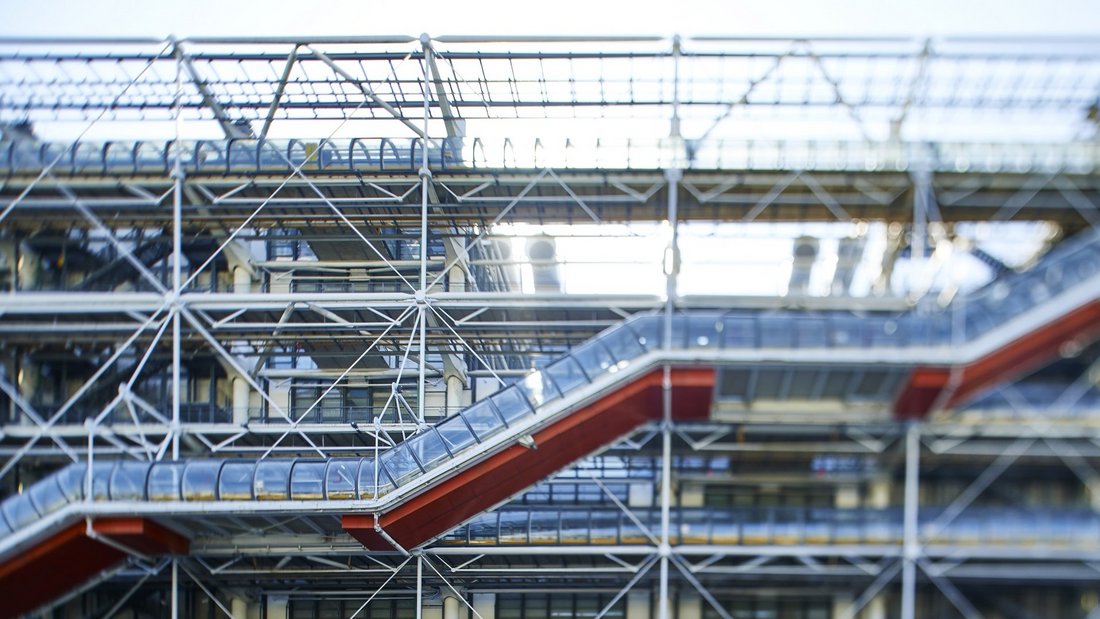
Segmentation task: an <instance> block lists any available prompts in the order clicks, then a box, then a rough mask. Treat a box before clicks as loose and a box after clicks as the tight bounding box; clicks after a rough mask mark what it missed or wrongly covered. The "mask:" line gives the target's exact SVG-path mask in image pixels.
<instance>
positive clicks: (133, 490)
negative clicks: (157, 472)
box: [111, 462, 149, 501]
mask: <svg viewBox="0 0 1100 619" xmlns="http://www.w3.org/2000/svg"><path fill="white" fill-rule="evenodd" d="M148 474H149V464H148V463H146V462H120V463H119V465H118V466H117V467H115V470H114V472H113V473H111V500H114V501H120V500H123V501H126V500H128V501H142V500H144V499H145V477H146V475H148Z"/></svg>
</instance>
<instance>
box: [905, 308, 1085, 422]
mask: <svg viewBox="0 0 1100 619" xmlns="http://www.w3.org/2000/svg"><path fill="white" fill-rule="evenodd" d="M1097 336H1100V302H1093V303H1090V304H1088V305H1084V306H1082V307H1079V308H1077V309H1075V310H1073V311H1072V312H1069V313H1067V314H1065V315H1064V316H1059V317H1057V318H1056V319H1055V320H1051V321H1050V322H1048V323H1046V324H1045V325H1043V326H1041V327H1039V328H1037V329H1035V330H1034V331H1032V332H1031V333H1028V334H1026V335H1024V336H1023V337H1020V338H1018V339H1016V340H1014V341H1012V342H1009V343H1008V344H1006V345H1004V346H1002V347H1001V348H998V349H997V350H994V351H993V352H991V353H989V354H988V355H986V356H984V357H982V358H981V359H978V360H977V361H974V362H973V363H970V364H968V365H966V366H963V367H961V368H958V370H957V372H958V375H957V384H955V385H953V386H952V385H949V382H950V381H949V378H950V371H949V370H948V369H946V368H917V369H915V370H913V373H912V375H910V377H909V382H908V383H907V384H906V386H905V387H904V388H903V389H902V391H901V394H900V395H899V396H898V399H897V400H896V401H895V403H894V413H895V415H896V416H897V417H899V418H902V419H913V418H922V417H924V416H926V415H928V414H929V413H930V412H932V408H933V407H934V406H935V405H936V404H937V401H938V400H941V399H942V400H943V402H942V405H943V406H944V407H952V406H956V405H958V404H961V403H963V402H965V401H966V400H967V399H969V398H970V397H972V396H974V395H976V394H977V393H978V392H980V391H981V390H983V389H986V388H988V387H991V386H993V385H995V384H997V383H998V382H1002V381H1007V380H1013V379H1015V378H1019V377H1020V376H1023V375H1025V374H1027V373H1028V372H1032V371H1034V370H1036V369H1038V368H1039V367H1041V366H1042V365H1043V364H1044V363H1050V362H1051V361H1052V360H1054V359H1056V358H1057V357H1058V355H1059V354H1060V353H1061V351H1062V348H1063V346H1065V345H1066V344H1067V343H1071V342H1077V343H1080V344H1086V343H1088V342H1091V341H1093V340H1095V339H1096V338H1097ZM945 389H950V392H949V393H948V394H946V396H945V397H943V398H941V397H940V396H941V393H942V392H943V391H944V390H945Z"/></svg>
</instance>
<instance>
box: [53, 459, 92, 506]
mask: <svg viewBox="0 0 1100 619" xmlns="http://www.w3.org/2000/svg"><path fill="white" fill-rule="evenodd" d="M86 469H87V465H85V464H83V463H79V462H78V463H75V464H70V465H69V466H67V467H65V468H63V469H61V470H60V471H58V473H57V483H58V485H59V486H61V491H62V492H64V493H65V499H66V500H67V501H69V502H70V503H75V502H77V501H79V500H81V499H83V498H84V471H85V470H86Z"/></svg>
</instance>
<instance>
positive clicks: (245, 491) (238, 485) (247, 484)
mask: <svg viewBox="0 0 1100 619" xmlns="http://www.w3.org/2000/svg"><path fill="white" fill-rule="evenodd" d="M255 470H256V463H255V462H226V463H225V466H223V467H222V473H221V475H220V476H219V478H218V497H219V498H221V499H222V500H223V501H249V500H251V499H252V473H253V472H254V471H255Z"/></svg>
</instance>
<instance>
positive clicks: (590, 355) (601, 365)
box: [555, 340, 615, 389]
mask: <svg viewBox="0 0 1100 619" xmlns="http://www.w3.org/2000/svg"><path fill="white" fill-rule="evenodd" d="M569 356H571V357H573V359H575V360H576V362H577V363H578V364H580V366H581V369H583V370H584V373H585V374H587V375H588V377H589V378H591V379H592V380H595V379H596V377H597V376H599V375H601V374H604V373H606V372H608V371H609V370H610V369H611V366H613V365H615V358H614V357H612V356H611V353H610V352H608V351H607V348H605V347H604V345H603V344H602V343H600V341H599V340H593V341H591V342H588V343H585V344H581V345H580V346H578V347H576V348H574V349H573V350H572V351H570V353H569ZM555 380H556V377H555ZM562 388H563V389H565V387H562Z"/></svg>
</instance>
